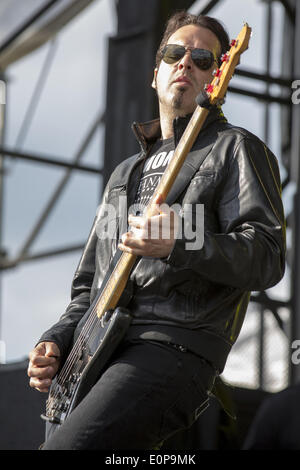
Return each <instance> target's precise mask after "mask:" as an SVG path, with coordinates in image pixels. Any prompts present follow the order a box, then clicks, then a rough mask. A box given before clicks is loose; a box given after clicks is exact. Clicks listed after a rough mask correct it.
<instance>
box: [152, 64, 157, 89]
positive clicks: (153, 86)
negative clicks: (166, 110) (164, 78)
mask: <svg viewBox="0 0 300 470" xmlns="http://www.w3.org/2000/svg"><path fill="white" fill-rule="evenodd" d="M157 71H158V69H157V67H155V69H154V73H153V80H152V85H151V86H152V88H154V90H156V77H157Z"/></svg>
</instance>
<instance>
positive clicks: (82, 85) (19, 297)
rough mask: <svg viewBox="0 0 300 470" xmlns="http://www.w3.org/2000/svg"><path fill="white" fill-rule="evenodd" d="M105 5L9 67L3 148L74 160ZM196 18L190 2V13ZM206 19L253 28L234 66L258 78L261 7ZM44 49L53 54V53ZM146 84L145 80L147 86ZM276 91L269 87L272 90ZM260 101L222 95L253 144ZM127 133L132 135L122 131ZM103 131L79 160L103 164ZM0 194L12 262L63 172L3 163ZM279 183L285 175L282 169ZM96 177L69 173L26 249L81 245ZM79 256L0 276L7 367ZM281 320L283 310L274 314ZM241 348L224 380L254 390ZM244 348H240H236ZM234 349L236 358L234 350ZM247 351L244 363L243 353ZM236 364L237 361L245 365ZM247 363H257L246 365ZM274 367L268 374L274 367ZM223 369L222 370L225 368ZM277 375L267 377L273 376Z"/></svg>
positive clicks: (233, 5) (64, 289)
mask: <svg viewBox="0 0 300 470" xmlns="http://www.w3.org/2000/svg"><path fill="white" fill-rule="evenodd" d="M113 3H114V2H111V1H110V0H97V1H96V2H95V3H93V4H92V5H91V6H89V7H88V8H87V9H86V10H85V11H84V12H83V13H81V14H80V15H79V16H77V17H76V18H75V19H74V20H73V21H72V22H70V23H69V24H68V25H67V26H66V27H65V28H64V29H63V30H62V31H61V33H60V34H59V35H58V37H57V38H56V40H55V42H54V43H47V44H46V45H44V46H42V47H41V48H40V49H38V50H36V51H35V52H33V53H32V54H30V55H28V56H27V57H25V58H23V59H21V60H19V61H18V62H16V63H15V64H13V65H11V66H10V67H9V68H8V69H7V76H8V96H7V105H6V113H7V115H6V120H7V121H6V135H5V143H6V145H7V146H8V147H12V148H16V145H17V144H18V149H19V150H23V151H24V152H34V153H36V154H38V153H40V154H41V155H50V156H55V157H57V158H62V159H64V160H71V159H72V158H73V157H74V154H75V153H76V151H77V149H78V147H79V146H80V143H81V142H82V139H83V138H84V137H85V135H86V133H87V132H88V130H89V128H90V126H92V124H93V122H94V120H95V119H96V117H97V115H98V114H99V113H101V112H103V111H105V95H106V80H107V77H106V60H107V41H108V38H109V37H110V36H114V35H115V31H116V26H117V25H116V16H115V12H114V9H113ZM191 11H192V12H195V13H197V2H195V4H194V7H193V8H192V9H191ZM211 15H212V16H215V17H216V18H217V19H219V20H221V21H222V22H223V23H224V24H225V25H226V26H227V30H228V32H229V35H230V37H231V38H234V37H236V36H237V34H238V33H239V31H240V30H241V28H242V26H243V22H244V21H247V22H248V24H249V25H250V26H251V27H252V31H253V34H252V37H251V40H250V47H249V49H248V50H247V51H246V52H245V53H244V54H243V55H242V59H241V66H244V67H245V68H247V69H251V70H253V71H258V72H264V71H265V55H264V54H265V21H266V19H265V4H264V2H261V1H259V0H243V1H242V2H241V1H240V0H223V2H220V5H219V6H217V7H215V8H214V9H213V10H212V12H211ZM274 16H275V21H276V28H275V30H276V34H274V38H273V41H274V56H273V58H272V59H273V60H272V70H271V73H272V74H273V75H275V76H276V75H280V74H281V64H280V54H278V51H280V52H281V32H282V6H281V5H280V4H277V3H276V2H275V7H274ZM51 48H52V49H51ZM50 49H51V51H52V52H53V60H52V65H51V69H50V73H49V75H48V77H47V81H46V83H45V87H44V89H43V93H42V95H41V98H40V100H39V103H38V107H37V109H36V110H35V114H34V117H33V120H32V122H31V124H30V127H29V129H28V132H27V134H26V138H25V139H22V140H20V130H21V127H22V123H23V120H24V117H25V116H26V111H27V109H28V105H29V103H30V100H31V97H32V93H33V90H34V87H35V85H36V83H37V80H38V77H39V73H40V71H41V68H42V66H43V64H44V62H45V60H46V57H47V54H48V53H49V51H50ZM232 84H233V85H236V86H241V87H244V88H246V87H249V88H251V89H253V90H258V91H263V86H264V85H263V84H261V83H260V82H254V81H251V82H250V81H249V80H247V79H242V78H240V77H234V78H233V80H232ZM150 85H151V84H150V83H149V86H150ZM272 91H274V93H276V92H277V91H278V90H276V87H275V88H274V89H272ZM263 109H264V106H263V104H262V103H259V102H258V101H257V100H254V99H246V98H245V97H240V96H238V95H234V94H232V93H230V94H228V96H227V100H226V103H225V105H224V106H223V110H224V113H225V115H226V116H227V118H228V120H229V121H230V122H232V123H233V124H238V125H239V126H241V127H245V128H247V129H248V130H250V131H251V132H253V133H254V134H256V135H258V136H259V137H261V138H264V136H263ZM279 118H280V113H279V107H278V106H277V105H272V106H271V126H270V131H271V132H270V140H269V142H268V144H269V146H270V148H271V150H272V151H273V152H274V153H275V155H277V157H278V158H279V161H280V121H279ZM129 131H130V130H129ZM103 137H104V129H101V130H99V131H98V132H97V134H96V136H95V138H94V139H93V140H92V142H91V144H90V145H89V147H88V149H87V151H86V153H85V156H84V159H83V160H82V163H85V164H91V165H99V162H100V163H101V161H102V155H103V144H104V139H103ZM6 169H7V173H6V174H7V176H6V181H5V194H4V196H5V197H4V202H5V206H4V233H3V244H4V247H5V248H6V249H7V250H8V252H9V254H10V256H14V255H16V254H17V253H18V250H19V249H20V247H21V246H22V244H23V243H24V241H25V239H26V237H27V236H28V235H29V233H30V231H31V228H32V226H33V224H34V223H35V221H36V220H37V219H38V217H39V215H40V214H41V213H42V211H43V208H44V206H45V204H46V203H47V201H48V200H49V198H50V197H51V195H52V193H53V191H55V189H56V187H57V185H58V184H59V182H60V181H61V178H62V177H63V175H64V170H63V169H57V168H54V167H53V168H52V167H50V168H49V167H47V166H45V165H37V164H32V163H28V162H24V161H21V160H20V161H16V160H8V161H7V163H6ZM281 172H282V176H284V175H285V172H284V169H283V168H282V167H281ZM101 190H102V185H101V179H100V178H99V177H98V176H95V175H89V174H86V175H82V174H80V173H78V172H74V173H73V175H72V177H71V179H70V181H69V183H68V185H67V187H66V189H65V191H64V192H63V194H62V197H61V198H60V200H59V202H58V204H57V205H56V206H55V208H54V210H53V211H52V213H51V215H50V217H49V220H48V221H47V223H46V224H45V226H44V228H43V230H42V231H41V233H40V234H39V236H38V238H37V239H36V241H35V243H34V245H33V246H32V252H39V251H43V250H47V249H55V248H56V247H61V246H65V245H68V244H78V243H82V242H84V241H85V239H86V237H87V235H88V232H89V229H90V226H91V223H92V221H93V218H94V215H95V212H96V209H97V206H98V204H99V197H100V194H101ZM292 193H293V188H292V187H291V188H288V191H287V192H286V194H285V195H284V204H285V207H286V210H290V205H291V204H290V201H291V196H292ZM79 257H80V252H74V253H71V254H68V255H63V256H56V257H52V258H48V259H44V260H40V261H34V262H28V263H23V264H22V265H20V266H18V267H17V268H15V269H11V270H8V271H5V272H4V273H3V274H2V279H1V292H0V295H1V298H0V302H1V304H0V313H1V331H0V334H1V340H2V341H3V342H4V343H5V349H6V361H7V362H14V361H19V360H22V359H24V358H25V357H27V356H28V352H29V351H30V350H31V349H32V348H33V346H34V345H35V343H36V342H37V340H38V339H39V337H40V335H41V334H42V333H43V332H44V331H45V330H46V329H47V328H49V327H50V326H51V325H52V324H53V323H55V322H56V321H57V319H58V317H59V316H60V315H61V314H62V313H63V312H64V310H65V308H66V306H67V305H68V302H69V299H70V288H71V281H72V277H73V274H74V271H75V269H76V265H77V263H78V261H79ZM270 291H271V292H270V295H272V296H274V297H276V298H280V299H286V298H287V297H288V295H289V272H288V270H287V274H286V276H285V278H284V279H283V280H282V281H281V282H280V283H279V284H278V285H277V286H276V287H275V288H273V289H271V290H270ZM282 314H283V315H285V316H287V312H282ZM272 321H273V320H272V316H271V315H267V320H266V323H267V327H268V328H270V330H272V331H273V337H275V336H274V335H275V334H276V335H277V336H278V338H277V341H276V342H277V345H280V346H279V347H278V348H277V352H278V358H275V359H274V360H273V362H272V366H270V367H271V369H270V377H271V379H270V380H271V382H272V384H274V383H275V382H276V384H275V385H274V387H277V388H282V386H283V385H284V383H285V382H284V380H285V378H284V377H285V372H284V367H285V365H284V364H283V362H282V360H280V358H282V355H283V354H286V340H285V338H283V337H282V333H280V332H278V331H277V330H276V331H275V330H274V324H273V323H272ZM258 322H259V317H258V316H257V314H256V313H255V312H254V313H253V314H252V315H248V316H247V321H246V322H245V327H244V328H243V330H242V334H241V338H243V335H244V336H245V337H246V336H247V335H249V334H250V335H251V332H253V331H255V330H256V329H257V326H258V324H259V323H258ZM243 344H244V343H243V342H241V346H238V350H237V354H232V359H231V360H230V363H229V364H228V367H227V375H228V378H229V379H232V380H236V377H237V374H238V375H239V377H238V379H237V380H240V381H244V383H250V382H251V384H253V383H254V382H255V377H254V375H255V371H254V368H252V373H253V377H251V373H249V370H248V372H247V370H246V368H245V367H244V365H243V360H245V361H246V362H247V360H248V359H247V358H248V356H249V354H252V355H253V354H254V355H255V348H256V345H255V344H254V343H253V342H252V343H251V344H250V346H248V348H246V350H245V351H246V352H243V348H244V346H243ZM244 349H245V348H244ZM241 351H242V353H241ZM247 354H248V356H247ZM243 358H244V359H243ZM253 361H255V359H253ZM274 368H275V371H274V370H273V369H274ZM225 372H226V370H225ZM274 377H275V379H274Z"/></svg>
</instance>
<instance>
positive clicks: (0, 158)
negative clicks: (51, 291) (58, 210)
mask: <svg viewBox="0 0 300 470" xmlns="http://www.w3.org/2000/svg"><path fill="white" fill-rule="evenodd" d="M5 103H6V83H5V80H4V77H3V75H2V76H1V77H0V145H2V143H3V140H4V128H5ZM3 209H4V155H2V154H0V259H1V258H3V257H4V256H5V251H4V248H3V246H2V238H3V237H2V235H3V213H4V210H3ZM1 306H2V276H1V270H0V364H3V363H5V342H4V340H3V339H2V309H1Z"/></svg>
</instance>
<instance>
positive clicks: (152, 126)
mask: <svg viewBox="0 0 300 470" xmlns="http://www.w3.org/2000/svg"><path fill="white" fill-rule="evenodd" d="M191 117H192V114H188V115H187V116H184V117H177V118H175V119H174V122H173V128H174V136H175V146H177V144H178V142H179V140H180V138H181V136H182V134H183V132H184V130H185V128H186V126H187V125H188V122H189V120H190V119H191ZM215 121H223V122H227V119H226V118H225V116H224V114H223V112H222V109H221V107H217V106H214V107H213V108H212V109H211V111H210V112H209V114H208V116H207V118H206V120H205V122H204V124H203V126H202V129H201V131H203V130H204V129H205V128H206V127H208V126H209V125H210V124H211V123H212V122H215ZM132 130H133V132H134V134H135V136H136V138H137V140H138V142H139V144H140V146H141V148H142V151H143V152H147V151H148V149H149V147H150V146H152V145H153V144H154V143H155V142H156V140H157V139H159V138H160V137H161V128H160V119H159V118H158V119H153V120H151V121H147V122H144V123H138V122H134V123H133V124H132Z"/></svg>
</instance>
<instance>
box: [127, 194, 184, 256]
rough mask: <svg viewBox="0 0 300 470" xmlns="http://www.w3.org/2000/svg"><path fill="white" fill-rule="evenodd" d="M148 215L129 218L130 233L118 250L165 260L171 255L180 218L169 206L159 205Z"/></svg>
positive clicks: (157, 203)
mask: <svg viewBox="0 0 300 470" xmlns="http://www.w3.org/2000/svg"><path fill="white" fill-rule="evenodd" d="M159 200H160V197H158V198H157V199H156V201H155V206H156V210H155V212H154V213H152V215H151V216H150V217H147V215H142V216H132V215H130V216H129V217H128V223H129V226H130V230H129V232H126V233H124V234H123V235H122V241H121V243H119V245H118V248H119V249H120V250H122V251H126V252H128V253H132V254H134V255H138V256H145V257H150V258H165V257H167V256H169V254H170V253H171V251H172V249H173V246H174V244H175V240H176V234H177V229H178V216H177V214H176V212H175V211H174V210H172V209H171V208H170V207H169V206H168V205H167V204H162V205H159Z"/></svg>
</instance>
